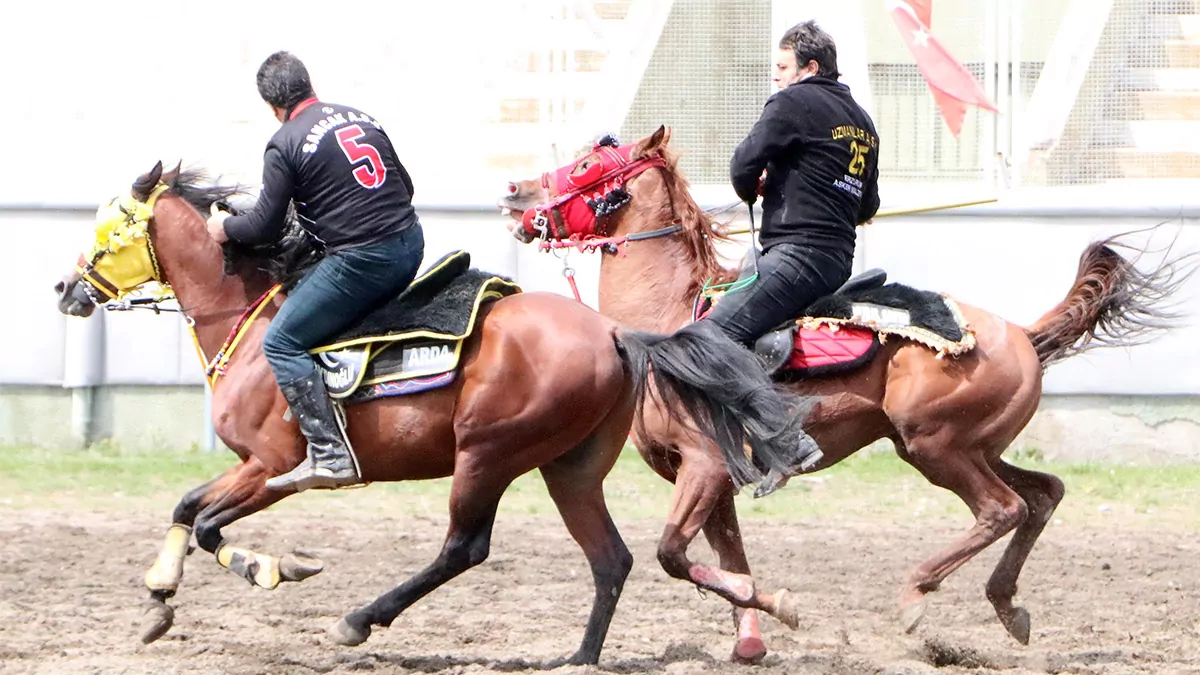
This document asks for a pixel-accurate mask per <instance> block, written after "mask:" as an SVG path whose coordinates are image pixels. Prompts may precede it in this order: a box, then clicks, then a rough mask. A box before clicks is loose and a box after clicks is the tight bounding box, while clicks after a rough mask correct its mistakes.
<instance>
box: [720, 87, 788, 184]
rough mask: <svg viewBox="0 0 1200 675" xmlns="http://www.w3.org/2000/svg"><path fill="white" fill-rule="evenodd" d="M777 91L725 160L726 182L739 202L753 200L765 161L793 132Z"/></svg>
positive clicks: (785, 144)
mask: <svg viewBox="0 0 1200 675" xmlns="http://www.w3.org/2000/svg"><path fill="white" fill-rule="evenodd" d="M780 98H781V97H780V96H779V95H778V94H777V95H775V96H772V97H771V98H769V99H767V104H766V105H765V106H763V111H762V116H761V117H759V118H758V122H755V124H754V128H753V129H751V130H750V135H749V136H747V137H746V139H745V140H744V141H742V142H741V144H740V145H738V146H737V149H736V150H734V151H733V159H732V160H730V162H729V181H730V182H731V183H733V190H734V192H736V193H737V196H738V197H740V198H741V199H742V201H745V202H750V203H752V204H753V203H754V202H755V200H756V199H757V195H758V178H759V176H761V175H762V172H763V169H765V168H767V163H768V162H770V161H771V160H772V159H774V158H775V157H776V156H777V155H778V154H779V153H780V152H782V151H783V150H784V149H785V148H786V147H787V146H788V145H789V144H790V143H791V141H792V140H793V137H794V136H795V135H796V130H795V122H793V120H792V118H791V116H790V115H788V114H787V111H786V109H785V108H786V102H785V101H781V100H779V99H780Z"/></svg>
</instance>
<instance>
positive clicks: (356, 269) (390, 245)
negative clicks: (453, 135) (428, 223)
mask: <svg viewBox="0 0 1200 675" xmlns="http://www.w3.org/2000/svg"><path fill="white" fill-rule="evenodd" d="M424 256H425V235H424V233H423V232H422V231H421V225H420V224H419V223H418V224H416V225H413V226H412V227H409V228H408V229H406V230H404V231H403V232H400V233H398V234H396V235H393V236H391V237H388V238H386V239H383V240H380V241H376V242H373V243H370V244H367V245H365V246H356V247H354V248H347V249H343V250H340V251H335V252H333V253H330V254H329V255H327V256H326V257H325V258H324V259H322V260H321V262H319V263H317V266H316V267H315V268H314V269H313V270H312V271H310V272H309V273H308V274H306V275H304V278H303V279H301V280H300V283H298V284H296V287H295V288H293V289H292V290H291V292H290V293H288V297H287V300H285V301H284V303H283V306H282V307H280V308H279V313H278V314H276V315H275V318H274V319H272V320H271V325H270V326H269V327H268V328H267V334H266V335H265V336H264V337H263V352H265V353H266V355H267V362H269V363H270V364H271V370H272V371H274V373H275V380H276V381H277V382H278V383H279V384H281V385H282V384H286V383H288V382H294V381H296V380H298V379H300V378H303V377H309V376H311V375H313V374H314V373H315V372H316V364H315V363H313V360H312V356H311V355H310V354H309V353H308V350H310V349H313V348H314V347H319V346H321V342H322V341H324V340H328V339H329V338H332V337H334V336H335V335H336V334H337V332H338V331H340V330H342V329H344V328H346V327H348V326H349V325H350V324H351V322H353V321H355V320H356V319H359V318H361V317H362V316H364V315H365V314H366V313H367V312H369V311H371V310H372V309H374V308H375V307H376V306H378V305H379V304H381V303H382V302H383V301H384V300H387V299H389V298H392V297H395V296H396V295H399V294H400V291H402V290H404V289H405V288H407V287H408V285H409V284H410V283H412V280H413V279H414V278H415V277H416V275H417V269H418V268H419V267H420V266H421V260H422V258H423V257H424Z"/></svg>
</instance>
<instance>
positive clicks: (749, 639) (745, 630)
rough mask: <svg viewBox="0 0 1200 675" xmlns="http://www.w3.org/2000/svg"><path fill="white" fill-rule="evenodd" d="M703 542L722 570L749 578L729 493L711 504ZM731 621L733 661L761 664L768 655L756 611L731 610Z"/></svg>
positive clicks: (740, 608)
mask: <svg viewBox="0 0 1200 675" xmlns="http://www.w3.org/2000/svg"><path fill="white" fill-rule="evenodd" d="M704 538H705V539H707V540H708V545H709V546H711V547H712V549H713V551H714V552H715V553H716V554H717V560H718V562H719V564H720V566H721V569H723V570H727V571H729V572H734V573H737V574H744V575H746V576H750V563H749V561H747V560H746V550H745V548H744V547H743V546H742V533H741V529H740V528H739V527H738V518H737V507H736V506H735V505H734V503H733V491H732V490H730V491H726V492H724V493H722V494H721V496H720V497H718V498H717V501H716V502H715V503H714V504H713V510H712V513H711V514H710V515H709V517H708V520H707V521H706V522H705V523H704ZM733 621H734V624H735V625H736V628H737V642H736V643H735V644H734V646H733V656H732V657H733V660H734V661H737V662H739V663H748V664H753V663H759V662H760V661H762V660H763V657H765V656H766V655H767V647H766V645H765V644H764V643H763V639H762V634H761V633H759V629H758V610H755V609H745V608H742V607H737V606H734V608H733Z"/></svg>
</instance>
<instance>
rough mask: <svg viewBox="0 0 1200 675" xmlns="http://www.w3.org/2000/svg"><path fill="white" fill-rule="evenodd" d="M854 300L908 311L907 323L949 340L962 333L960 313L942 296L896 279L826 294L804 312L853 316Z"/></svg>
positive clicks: (811, 315)
mask: <svg viewBox="0 0 1200 675" xmlns="http://www.w3.org/2000/svg"><path fill="white" fill-rule="evenodd" d="M855 303H865V304H867V305H875V306H879V307H888V308H892V309H899V310H904V311H906V312H908V319H909V323H910V325H912V326H913V327H916V328H919V329H924V330H927V331H929V332H931V333H933V334H934V335H937V336H938V337H941V338H943V339H945V340H949V341H950V342H959V341H961V340H962V339H963V338H964V337H965V333H964V331H963V322H962V320H961V317H959V316H958V315H957V314H956V313H955V311H954V309H953V308H952V307H951V306H950V305H949V304H948V303H947V302H946V298H945V297H943V296H942V295H941V294H939V293H934V292H932V291H922V290H918V289H916V288H912V287H910V286H905V285H903V284H897V283H891V284H887V285H885V286H881V287H879V288H866V289H862V290H855V291H851V292H849V293H841V294H834V295H828V296H825V297H823V298H820V299H819V300H817V301H816V302H814V303H813V304H811V305H809V307H808V309H807V310H805V312H804V313H805V314H806V315H808V316H810V317H817V318H830V319H847V320H849V319H853V318H855V315H856V311H855V308H854V304H855Z"/></svg>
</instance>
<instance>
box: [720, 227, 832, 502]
mask: <svg viewBox="0 0 1200 675" xmlns="http://www.w3.org/2000/svg"><path fill="white" fill-rule="evenodd" d="M850 271H851V259H850V258H849V256H843V255H837V254H830V253H826V252H825V251H821V250H818V249H813V248H810V247H807V246H797V245H794V244H777V245H775V246H773V247H772V248H771V250H769V251H767V252H766V253H765V254H763V255H762V256H761V258H760V259H759V261H758V279H756V280H755V282H754V283H753V284H752V285H751V286H750V287H748V288H746V289H743V290H739V291H734V292H732V293H727V294H726V295H725V296H724V297H722V298H721V299H720V300H719V301H718V302H717V306H716V307H715V308H713V311H712V312H710V313H709V314H708V316H706V317H705V318H704V320H706V321H712V322H714V323H715V324H716V325H717V326H719V327H720V328H721V330H722V331H724V332H725V334H726V335H728V336H729V337H730V338H732V339H733V340H735V341H736V342H740V343H741V344H743V345H745V346H746V347H750V348H753V345H754V342H755V341H756V340H758V338H760V337H762V336H763V335H764V334H766V333H767V332H768V331H770V330H772V329H774V328H775V327H777V326H779V325H780V324H782V323H784V322H786V321H789V320H791V319H796V318H799V317H800V314H801V313H802V312H803V311H804V310H805V308H807V307H808V306H809V305H810V304H812V303H813V302H814V301H815V300H817V299H818V298H820V297H822V296H824V295H828V294H829V293H832V292H833V291H834V290H836V289H837V288H838V287H839V286H841V285H842V284H843V283H845V282H846V280H847V279H849V278H850ZM822 456H823V455H822V453H821V448H820V446H818V445H817V442H816V441H815V440H813V438H812V437H811V436H809V435H808V434H805V433H803V432H801V436H800V439H799V442H798V443H797V445H796V453H795V456H794V457H792V459H791V464H792V466H793V472H799V471H802V470H805V469H807V468H809V467H811V466H813V465H815V464H816V463H817V462H819V461H820V459H821V457H822ZM786 481H787V477H786V476H784V475H782V474H780V473H779V472H778V471H774V470H772V471H771V472H770V473H768V475H767V477H766V478H765V479H764V480H763V482H762V483H761V484H760V486H759V487H758V489H757V490H756V491H755V496H756V497H763V496H766V495H768V494H770V493H772V492H774V491H775V490H777V489H779V488H780V487H781V486H782V485H783V484H784V483H785V482H786Z"/></svg>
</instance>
